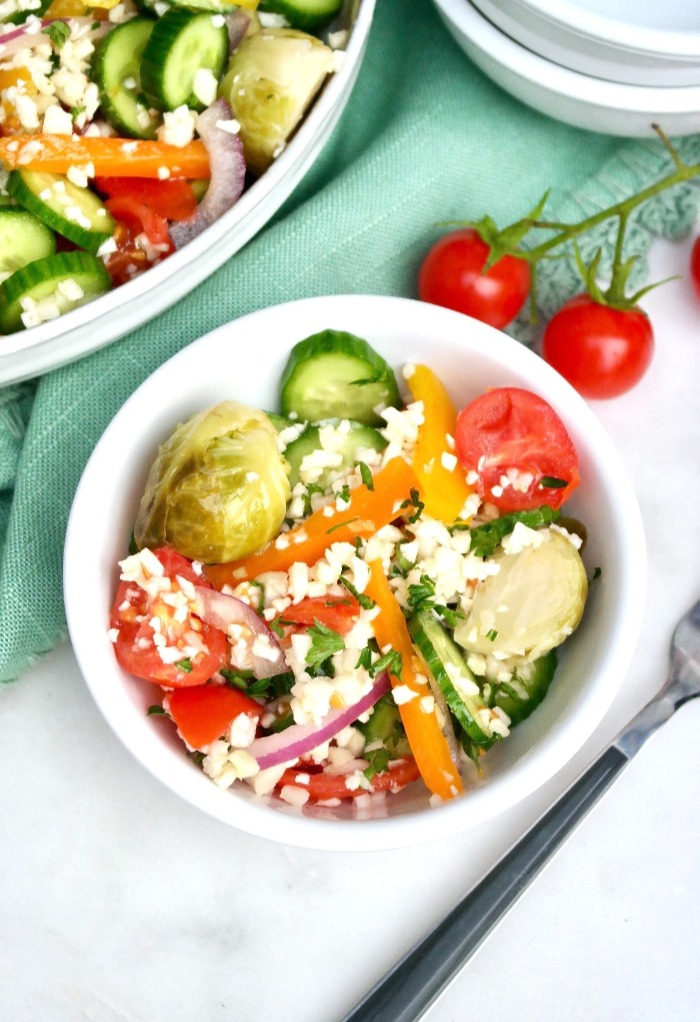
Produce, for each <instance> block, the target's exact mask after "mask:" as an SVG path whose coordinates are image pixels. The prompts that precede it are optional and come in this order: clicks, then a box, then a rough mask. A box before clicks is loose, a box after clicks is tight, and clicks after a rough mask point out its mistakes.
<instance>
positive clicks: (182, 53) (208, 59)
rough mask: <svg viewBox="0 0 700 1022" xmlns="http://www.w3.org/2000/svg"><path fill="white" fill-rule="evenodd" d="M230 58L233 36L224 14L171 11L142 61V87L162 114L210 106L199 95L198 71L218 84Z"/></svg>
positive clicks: (159, 21) (166, 13)
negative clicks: (206, 72) (196, 90)
mask: <svg viewBox="0 0 700 1022" xmlns="http://www.w3.org/2000/svg"><path fill="white" fill-rule="evenodd" d="M228 56H229V35H228V29H227V28H226V24H225V22H224V20H223V18H222V16H221V15H220V14H211V13H208V12H204V11H194V10H188V9H187V8H185V7H171V8H170V10H168V11H166V12H165V14H164V15H163V17H162V18H160V19H159V20H158V21H157V22H156V25H155V28H154V29H153V32H152V33H151V36H150V38H149V40H148V43H147V45H146V48H145V50H144V52H143V58H142V61H141V83H142V85H143V91H144V93H145V95H146V97H147V98H148V100H149V101H150V102H151V103H153V105H154V106H156V107H159V108H160V109H162V110H175V109H176V108H177V107H179V106H183V105H185V106H189V107H190V108H191V109H193V110H203V109H204V107H205V106H208V105H209V104H208V103H206V102H204V101H203V100H202V99H201V98H200V97H199V96H197V95H196V93H195V89H196V81H195V78H196V75H197V72H198V71H209V72H210V73H211V74H212V75H213V76H214V78H216V80H217V82H218V81H219V79H220V78H221V77H222V75H223V73H224V69H225V67H226V63H227V61H228Z"/></svg>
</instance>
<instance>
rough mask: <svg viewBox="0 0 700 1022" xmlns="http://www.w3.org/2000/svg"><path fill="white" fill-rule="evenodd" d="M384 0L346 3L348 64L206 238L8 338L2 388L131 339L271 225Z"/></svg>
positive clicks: (334, 116) (337, 109)
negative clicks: (350, 20)
mask: <svg viewBox="0 0 700 1022" xmlns="http://www.w3.org/2000/svg"><path fill="white" fill-rule="evenodd" d="M375 4H376V0H346V3H345V8H344V10H345V11H346V12H347V17H348V18H350V17H351V15H353V14H354V12H356V18H355V20H354V22H353V23H352V30H351V32H350V35H349V38H348V43H347V46H346V56H345V59H344V61H343V64H342V66H341V68H340V69H339V70H338V71H337V72H336V73H335V74H334V75H333V76H332V77H331V78H329V80H328V82H327V83H326V84H325V85H324V87H323V89H322V91H321V93H320V94H319V96H318V97H317V99H316V101H315V102H314V104H313V106H312V108H311V110H310V111H309V113H308V114H307V116H306V118H305V120H304V122H303V123H302V125H301V127H300V128H299V130H298V131H297V132H296V133H295V135H294V137H293V138H292V139H291V141H290V143H289V145H288V146H287V147H286V148H285V150H284V151H283V152H282V153H281V155H280V156H279V157H278V159H277V160H275V162H274V163H273V165H272V166H271V167H270V169H269V170H268V171H266V173H265V174H263V175H262V177H260V178H259V179H258V180H257V181H256V182H254V184H253V185H252V186H251V187H250V188H249V189H248V190H247V191H246V192H245V193H244V194H243V195H242V196H241V198H240V199H239V200H238V202H237V203H236V205H235V206H234V207H233V209H231V210H229V211H228V213H226V214H224V216H222V217H220V218H219V219H218V220H217V221H216V222H215V223H214V224H212V226H211V227H209V228H207V230H206V231H204V232H203V233H202V234H200V235H199V237H198V238H195V239H194V241H192V242H190V243H189V244H188V245H186V246H185V247H184V248H182V249H180V251H178V252H175V253H173V255H171V256H169V257H168V258H167V259H165V260H164V261H163V262H162V263H160V264H158V265H156V266H154V267H152V268H151V269H150V270H148V271H147V272H146V273H144V274H142V275H141V276H139V277H136V278H135V279H134V280H132V281H130V282H129V283H128V284H124V285H122V287H118V288H115V289H114V290H113V291H110V292H108V293H107V294H105V295H102V296H101V297H100V298H98V299H97V300H96V301H94V302H90V303H89V304H87V305H83V306H81V307H80V308H78V309H74V310H73V311H72V312H69V313H67V314H66V315H65V316H61V317H60V318H59V319H56V320H53V321H51V322H48V323H42V324H41V325H40V326H36V327H32V328H31V329H29V330H23V331H20V332H18V333H15V334H11V335H10V336H8V337H4V338H2V339H0V386H1V385H3V384H6V383H11V382H15V381H18V380H23V379H28V378H29V377H32V376H36V375H38V374H39V373H43V372H46V371H47V370H49V369H54V368H56V367H57V366H60V365H64V364H65V363H67V362H72V361H74V360H75V359H77V358H80V357H81V356H83V355H86V354H88V353H89V352H91V351H94V350H95V349H97V348H100V347H103V346H105V345H106V344H109V343H110V342H112V341H114V340H116V339H117V338H118V337H122V336H124V334H126V333H128V332H129V331H130V330H134V329H135V328H136V327H138V326H140V325H141V324H142V323H145V322H146V321H147V320H149V319H152V318H153V317H154V316H157V315H158V313H160V312H162V311H163V310H164V309H167V308H168V307H169V306H171V305H173V304H174V303H175V302H176V301H179V300H180V298H182V297H183V296H184V295H186V294H188V293H189V292H190V291H191V290H192V289H193V288H195V287H196V286H197V284H200V283H201V282H202V281H203V280H204V279H205V278H206V277H208V276H210V275H211V274H212V273H213V272H214V271H215V270H217V269H218V268H219V267H220V266H221V265H223V263H224V262H226V260H227V259H229V258H230V257H231V256H232V255H233V254H234V253H236V252H238V251H239V249H241V248H242V247H243V246H244V245H245V244H246V242H248V241H250V239H251V238H252V237H253V236H254V235H255V234H257V232H258V231H259V230H260V229H261V228H262V227H264V226H265V224H266V223H267V222H268V220H269V219H270V218H271V217H272V215H273V214H274V213H275V212H276V211H277V210H278V209H279V207H280V206H281V205H282V203H283V202H284V201H285V199H287V198H288V196H289V195H291V193H292V191H293V190H294V188H295V187H296V186H297V185H298V184H299V182H300V181H301V179H302V178H303V176H304V175H305V174H306V172H307V171H308V170H309V169H310V167H311V166H312V165H313V163H314V161H315V160H316V158H317V157H318V156H319V155H320V153H321V151H322V149H323V147H324V146H325V144H326V142H327V141H328V139H329V137H330V135H331V133H332V131H333V129H334V128H335V126H336V124H337V122H338V120H339V118H340V115H341V114H342V112H343V110H344V109H345V106H346V104H347V101H348V99H349V98H350V93H351V91H352V87H353V85H354V83H355V81H356V79H357V75H358V73H359V70H360V65H361V63H362V57H363V54H364V51H365V47H366V44H367V39H368V36H369V30H370V27H371V24H372V18H373V15H374V8H375Z"/></svg>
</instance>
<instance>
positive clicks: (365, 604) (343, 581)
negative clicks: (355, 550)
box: [338, 566, 376, 610]
mask: <svg viewBox="0 0 700 1022" xmlns="http://www.w3.org/2000/svg"><path fill="white" fill-rule="evenodd" d="M347 570H348V569H347V567H346V566H344V567H343V571H347ZM338 582H339V584H340V585H341V586H345V588H346V589H347V591H348V592H349V593H350V594H351V595H352V596H354V597H355V599H356V600H357V602H358V603H359V604H360V606H361V607H362V609H363V610H371V609H372V607H374V606H376V604H375V602H374V600H371V599H370V598H369V596H365V594H364V593H361V592H359V591H358V589H357V588H356V586H354V585H353V584H352V582H351V581H350V580H349V579H347V578H345V576H344V575H339V576H338Z"/></svg>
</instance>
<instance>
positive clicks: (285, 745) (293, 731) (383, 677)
mask: <svg viewBox="0 0 700 1022" xmlns="http://www.w3.org/2000/svg"><path fill="white" fill-rule="evenodd" d="M390 688H391V683H390V681H389V675H388V674H387V673H386V672H382V673H381V674H379V675H378V676H377V677H376V678H375V681H374V684H373V685H372V688H371V689H370V690H369V692H368V693H367V695H364V696H363V697H362V698H361V699H360V700H358V702H356V703H354V704H353V705H352V706H348V707H347V708H346V709H343V710H331V712H330V713H328V714H326V716H325V717H324V718H323V721H322V722H321V723H320V724H316V725H315V724H292V726H291V727H288V728H285V729H284V731H280V732H279V733H278V734H274V735H265V737H264V738H256V739H255V741H254V742H252V743H251V744H250V745H249V746H248V749H247V751H248V752H249V753H250V754H251V756H253V757H254V758H255V759H256V760H257V761H258V766H259V767H260V769H261V770H267V768H268V767H273V766H279V765H280V764H281V763H292V762H293V761H294V760H296V759H299V757H300V756H304V755H306V753H307V752H311V750H312V749H317V748H318V746H319V745H323V743H324V742H328V741H330V739H331V738H335V736H336V735H337V734H338V732H339V731H342V730H343V728H344V727H348V725H349V724H352V723H353V721H355V720H357V718H358V717H360V716H361V715H362V714H363V713H366V712H367V710H369V709H370V708H371V707H372V706H374V704H375V703H376V702H377V700H378V699H380V698H381V696H383V695H384V693H385V692H388V691H389V689H390Z"/></svg>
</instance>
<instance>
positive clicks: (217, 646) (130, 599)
mask: <svg viewBox="0 0 700 1022" xmlns="http://www.w3.org/2000/svg"><path fill="white" fill-rule="evenodd" d="M153 552H154V553H155V555H156V557H157V558H158V560H159V561H160V562H161V564H162V565H163V569H164V572H165V574H166V575H167V576H168V577H169V578H170V579H171V580H174V579H175V576H176V575H180V576H182V577H183V578H185V579H187V580H188V581H190V582H193V583H195V584H197V585H205V586H206V585H208V583H207V582H205V581H204V579H203V578H202V577H201V576H199V575H197V574H196V573H195V572H194V571H193V570H192V564H191V562H190V561H189V560H188V559H187V558H186V557H182V556H181V555H180V554H178V553H176V552H175V551H174V550H171V549H170V548H168V547H162V548H159V549H157V550H154V551H153ZM174 585H175V586H177V583H176V582H174ZM154 619H157V620H158V622H159V625H158V630H159V632H160V633H161V634H162V635H164V636H165V637H166V642H167V645H168V646H177V645H178V644H181V645H182V646H183V647H185V648H186V647H190V646H192V645H193V642H192V638H191V636H189V635H188V633H189V632H194V633H196V636H197V638H198V640H199V642H198V644H199V645H201V649H200V651H199V652H197V653H196V654H195V655H194V656H192V655H188V654H187V652H185V651H184V650H183V654H182V657H181V658H180V659H179V660H178V661H176V662H175V663H165V662H164V661H163V659H162V657H161V656H160V653H159V652H158V648H157V646H156V644H155V642H154V635H155V634H156V633H155V630H154V627H153V621H154ZM109 623H110V628H113V629H116V633H117V636H116V642H115V643H114V652H115V654H116V657H117V660H118V662H119V664H120V666H121V667H123V668H124V670H125V671H128V673H129V674H133V675H134V676H135V677H136V678H143V679H144V680H145V681H152V682H155V683H156V684H158V685H163V686H165V687H166V688H181V687H188V686H190V685H202V684H204V682H205V681H208V680H209V678H211V676H212V674H214V672H215V671H218V669H219V668H220V667H222V666H223V665H224V664H225V663H226V662H227V659H228V640H227V638H226V634H225V632H223V631H221V629H219V628H214V627H213V626H212V625H208V624H207V623H206V622H205V621H202V620H200V618H198V617H197V616H196V615H195V614H192V613H189V614H188V615H187V617H186V618H185V620H184V621H180V620H177V619H176V618H175V615H174V608H173V607H172V606H171V605H169V604H167V603H166V602H165V601H164V600H162V599H160V598H159V597H151V596H149V595H148V594H147V593H146V592H145V590H143V589H141V587H140V586H138V585H136V583H134V582H125V581H121V582H120V583H119V587H118V589H117V595H116V598H115V600H114V605H113V607H112V611H111V614H110V621H109Z"/></svg>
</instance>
